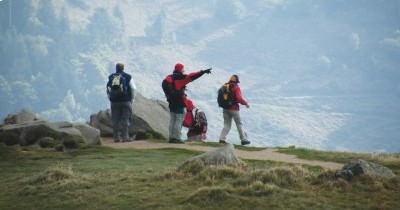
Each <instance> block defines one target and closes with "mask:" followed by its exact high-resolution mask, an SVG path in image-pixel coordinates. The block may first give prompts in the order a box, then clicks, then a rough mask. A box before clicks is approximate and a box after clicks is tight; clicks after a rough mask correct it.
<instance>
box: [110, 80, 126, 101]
mask: <svg viewBox="0 0 400 210" xmlns="http://www.w3.org/2000/svg"><path fill="white" fill-rule="evenodd" d="M128 86H129V84H128V80H127V78H125V76H124V75H123V74H121V73H114V74H111V75H110V76H109V77H108V82H107V94H108V98H109V99H110V101H112V102H114V101H122V100H124V98H126V97H127V96H128Z"/></svg>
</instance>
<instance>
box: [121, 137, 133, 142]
mask: <svg viewBox="0 0 400 210" xmlns="http://www.w3.org/2000/svg"><path fill="white" fill-rule="evenodd" d="M131 141H133V139H132V138H128V139H123V140H122V142H131Z"/></svg>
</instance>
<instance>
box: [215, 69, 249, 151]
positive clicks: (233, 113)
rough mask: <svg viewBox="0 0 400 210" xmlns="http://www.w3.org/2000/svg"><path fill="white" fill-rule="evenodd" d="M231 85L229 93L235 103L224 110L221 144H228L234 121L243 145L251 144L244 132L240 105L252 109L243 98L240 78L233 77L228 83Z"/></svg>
mask: <svg viewBox="0 0 400 210" xmlns="http://www.w3.org/2000/svg"><path fill="white" fill-rule="evenodd" d="M226 84H227V85H229V87H228V88H229V92H230V94H232V95H231V97H233V99H234V100H233V103H232V105H230V106H229V107H227V108H224V110H223V117H224V128H223V129H222V131H221V135H220V137H219V142H220V143H226V136H227V135H228V133H229V131H230V129H231V126H232V119H233V120H234V121H235V124H236V127H237V130H238V132H239V137H240V140H241V144H242V145H246V144H250V141H248V140H247V134H246V132H245V131H244V130H243V124H242V120H241V118H240V113H239V104H241V105H245V106H246V107H247V108H250V105H249V103H248V102H247V101H246V100H245V99H244V98H243V97H242V92H241V90H240V87H239V76H237V75H232V76H231V77H230V79H229V81H228V83H226Z"/></svg>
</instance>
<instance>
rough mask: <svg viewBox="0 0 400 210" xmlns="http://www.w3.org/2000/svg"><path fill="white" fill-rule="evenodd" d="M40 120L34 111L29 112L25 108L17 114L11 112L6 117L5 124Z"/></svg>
mask: <svg viewBox="0 0 400 210" xmlns="http://www.w3.org/2000/svg"><path fill="white" fill-rule="evenodd" d="M37 120H39V119H38V118H37V117H36V115H35V114H34V113H32V112H29V111H27V110H25V109H23V110H21V111H20V112H17V113H15V114H9V115H7V117H6V118H5V119H4V124H20V123H26V122H33V121H37Z"/></svg>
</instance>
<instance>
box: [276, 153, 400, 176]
mask: <svg viewBox="0 0 400 210" xmlns="http://www.w3.org/2000/svg"><path fill="white" fill-rule="evenodd" d="M277 151H278V152H281V153H286V154H291V155H296V156H297V157H298V158H301V159H307V160H323V161H333V162H338V163H347V162H349V161H351V160H354V159H364V160H368V161H372V162H376V163H379V164H382V165H384V166H386V167H389V168H391V169H392V170H396V171H400V153H392V154H388V153H379V154H372V153H371V154H370V153H352V152H329V151H319V150H314V149H306V148H295V147H279V148H277Z"/></svg>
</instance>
